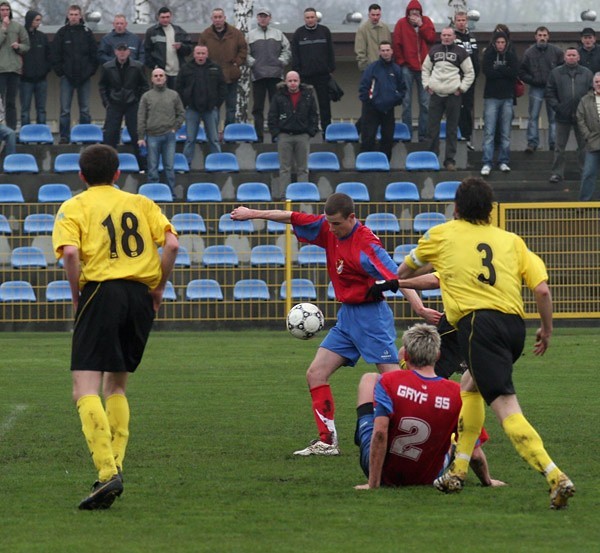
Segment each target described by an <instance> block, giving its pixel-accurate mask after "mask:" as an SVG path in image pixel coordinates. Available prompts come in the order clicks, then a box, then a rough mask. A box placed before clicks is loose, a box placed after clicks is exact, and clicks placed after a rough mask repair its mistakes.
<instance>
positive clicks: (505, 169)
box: [500, 163, 510, 173]
mask: <svg viewBox="0 0 600 553" xmlns="http://www.w3.org/2000/svg"><path fill="white" fill-rule="evenodd" d="M500 171H502V172H503V173H509V172H510V167H509V166H508V165H506V163H501V164H500Z"/></svg>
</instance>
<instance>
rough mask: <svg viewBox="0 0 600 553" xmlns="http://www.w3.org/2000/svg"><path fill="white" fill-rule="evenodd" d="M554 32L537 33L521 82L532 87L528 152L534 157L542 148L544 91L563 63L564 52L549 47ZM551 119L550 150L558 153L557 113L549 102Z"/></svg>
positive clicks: (547, 107)
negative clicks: (539, 148) (540, 145)
mask: <svg viewBox="0 0 600 553" xmlns="http://www.w3.org/2000/svg"><path fill="white" fill-rule="evenodd" d="M549 40H550V31H548V29H547V28H546V27H543V26H542V27H538V28H537V29H536V30H535V44H534V45H533V46H530V47H529V48H527V50H526V51H525V54H524V56H523V61H522V62H521V68H520V69H519V78H520V79H521V80H522V81H523V82H524V83H526V84H528V85H529V120H528V123H527V148H525V152H526V153H528V154H532V153H533V152H535V151H536V150H537V149H538V147H539V144H540V130H539V117H540V111H541V109H542V102H543V101H544V91H545V90H546V84H547V83H548V77H549V76H550V71H552V70H553V69H554V68H555V67H557V66H559V65H560V64H561V63H562V62H563V57H564V56H563V51H562V50H561V49H560V48H559V47H558V46H555V45H554V44H550V43H549ZM546 114H547V115H548V149H550V150H554V143H555V142H556V123H555V121H554V110H553V109H552V108H551V107H550V106H549V105H548V101H546Z"/></svg>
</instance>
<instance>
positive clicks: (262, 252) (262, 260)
mask: <svg viewBox="0 0 600 553" xmlns="http://www.w3.org/2000/svg"><path fill="white" fill-rule="evenodd" d="M250 265H252V267H269V266H271V267H283V266H284V265H285V256H284V255H283V250H282V249H281V248H280V247H279V246H274V245H270V244H262V245H259V246H254V247H253V248H252V250H250Z"/></svg>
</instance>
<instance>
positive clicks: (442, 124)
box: [440, 119, 462, 140]
mask: <svg viewBox="0 0 600 553" xmlns="http://www.w3.org/2000/svg"><path fill="white" fill-rule="evenodd" d="M456 138H457V139H458V140H460V139H461V138H462V135H461V134H460V127H456ZM440 140H446V120H445V119H444V120H443V121H440Z"/></svg>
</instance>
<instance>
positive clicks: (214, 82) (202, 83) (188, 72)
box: [177, 44, 227, 165]
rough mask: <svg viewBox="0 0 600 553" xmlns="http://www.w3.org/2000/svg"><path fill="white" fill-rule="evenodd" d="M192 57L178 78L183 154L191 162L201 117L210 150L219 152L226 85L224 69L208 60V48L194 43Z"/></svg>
mask: <svg viewBox="0 0 600 553" xmlns="http://www.w3.org/2000/svg"><path fill="white" fill-rule="evenodd" d="M193 55H194V59H193V60H192V61H190V62H188V63H186V64H185V65H184V66H183V67H182V68H181V71H180V72H179V76H178V77H177V92H179V95H180V96H181V100H182V102H183V105H184V106H185V108H186V110H185V127H186V132H187V138H186V141H185V147H184V148H183V153H184V155H185V158H186V159H187V161H188V163H189V164H190V165H191V164H192V159H193V158H194V148H195V147H196V135H197V134H198V126H199V125H200V119H202V121H204V130H205V131H206V138H207V139H208V144H209V149H210V153H216V152H220V151H221V146H219V133H218V127H219V108H220V107H221V104H222V103H223V102H224V100H225V95H226V93H227V92H226V90H227V89H226V85H225V77H223V71H221V68H220V67H219V66H218V65H217V64H216V63H215V62H214V61H212V60H210V59H209V57H208V55H209V52H208V47H207V46H200V45H199V44H198V45H196V46H194V54H193Z"/></svg>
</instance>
